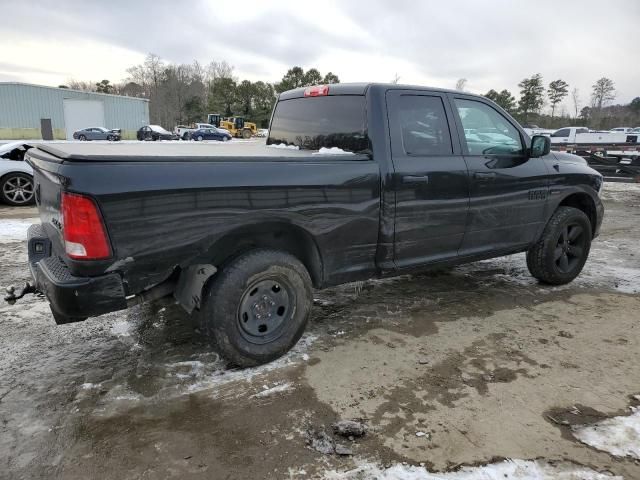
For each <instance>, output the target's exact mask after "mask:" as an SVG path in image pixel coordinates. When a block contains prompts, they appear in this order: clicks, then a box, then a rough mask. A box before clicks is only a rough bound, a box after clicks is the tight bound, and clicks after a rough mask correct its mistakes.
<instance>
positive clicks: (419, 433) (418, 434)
mask: <svg viewBox="0 0 640 480" xmlns="http://www.w3.org/2000/svg"><path fill="white" fill-rule="evenodd" d="M427 436H428V434H427V433H425V432H416V437H427Z"/></svg>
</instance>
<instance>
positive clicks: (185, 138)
mask: <svg viewBox="0 0 640 480" xmlns="http://www.w3.org/2000/svg"><path fill="white" fill-rule="evenodd" d="M182 140H191V134H190V133H189V132H184V133H183V134H182Z"/></svg>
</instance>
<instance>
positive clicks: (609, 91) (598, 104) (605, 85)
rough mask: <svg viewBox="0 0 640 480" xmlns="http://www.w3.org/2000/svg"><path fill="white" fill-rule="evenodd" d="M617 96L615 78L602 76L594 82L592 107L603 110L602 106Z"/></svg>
mask: <svg viewBox="0 0 640 480" xmlns="http://www.w3.org/2000/svg"><path fill="white" fill-rule="evenodd" d="M614 98H616V89H615V86H614V84H613V80H611V79H609V78H607V77H602V78H601V79H600V80H598V81H597V82H596V83H594V84H593V92H592V93H591V104H592V107H594V108H597V109H598V110H602V107H603V106H604V105H606V104H607V103H609V102H610V101H611V100H613V99H614Z"/></svg>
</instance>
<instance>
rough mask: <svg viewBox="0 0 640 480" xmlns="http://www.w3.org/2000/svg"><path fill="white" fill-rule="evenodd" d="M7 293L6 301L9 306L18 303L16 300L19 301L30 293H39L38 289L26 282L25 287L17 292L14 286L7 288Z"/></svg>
mask: <svg viewBox="0 0 640 480" xmlns="http://www.w3.org/2000/svg"><path fill="white" fill-rule="evenodd" d="M6 291H7V294H6V295H5V297H4V300H5V302H7V303H8V304H9V305H13V304H14V303H16V300H19V299H20V298H22V297H24V296H25V295H26V294H28V293H36V292H37V290H36V287H35V286H34V285H31V284H30V283H29V282H25V284H24V286H23V287H22V288H21V289H20V290H18V291H17V292H16V289H15V287H13V286H11V287H7V289H6Z"/></svg>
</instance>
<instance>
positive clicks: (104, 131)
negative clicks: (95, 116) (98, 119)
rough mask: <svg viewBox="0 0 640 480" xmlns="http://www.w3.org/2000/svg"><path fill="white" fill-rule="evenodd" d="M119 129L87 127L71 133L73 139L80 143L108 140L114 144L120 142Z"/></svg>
mask: <svg viewBox="0 0 640 480" xmlns="http://www.w3.org/2000/svg"><path fill="white" fill-rule="evenodd" d="M120 133H121V131H120V129H119V128H116V129H112V130H109V129H108V128H104V127H89V128H83V129H82V130H78V131H76V132H73V138H75V139H76V140H80V141H86V140H109V141H111V142H115V141H117V140H120Z"/></svg>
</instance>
